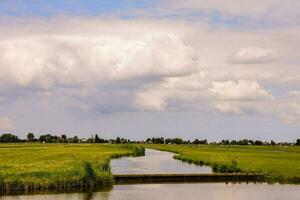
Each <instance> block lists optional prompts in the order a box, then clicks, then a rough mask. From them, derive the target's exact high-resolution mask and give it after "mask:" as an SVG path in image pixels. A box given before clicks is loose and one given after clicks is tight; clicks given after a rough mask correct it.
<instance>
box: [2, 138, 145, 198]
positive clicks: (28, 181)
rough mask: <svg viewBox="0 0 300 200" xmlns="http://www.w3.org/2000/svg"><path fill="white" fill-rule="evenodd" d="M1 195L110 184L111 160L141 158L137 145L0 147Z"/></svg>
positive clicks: (26, 145) (6, 145)
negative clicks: (130, 157) (124, 157)
mask: <svg viewBox="0 0 300 200" xmlns="http://www.w3.org/2000/svg"><path fill="white" fill-rule="evenodd" d="M0 155H1V156H0V192H1V193H20V192H21V193H33V192H36V191H44V190H49V191H50V190H51V191H70V190H72V189H73V188H77V189H83V188H89V189H91V188H93V187H109V186H111V185H112V184H113V176H112V173H111V169H110V165H109V162H110V159H112V158H117V157H121V156H140V155H144V148H143V147H141V146H137V145H134V146H133V145H107V144H103V145H101V144H36V143H33V144H30V143H22V144H0Z"/></svg>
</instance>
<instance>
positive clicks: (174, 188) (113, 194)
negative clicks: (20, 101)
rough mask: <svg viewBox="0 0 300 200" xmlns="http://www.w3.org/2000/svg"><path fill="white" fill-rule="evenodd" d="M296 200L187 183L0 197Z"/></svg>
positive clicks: (298, 191)
mask: <svg viewBox="0 0 300 200" xmlns="http://www.w3.org/2000/svg"><path fill="white" fill-rule="evenodd" d="M299 198H300V186H299V185H268V184H225V183H189V184H145V185H115V186H114V188H113V189H112V190H111V191H108V192H96V193H91V194H83V193H74V194H53V195H33V196H7V197H0V200H29V199H32V200H39V199H42V200H43V199H45V200H156V199H157V200H182V199H186V200H199V199H205V200H254V199H255V200H283V199H286V200H299Z"/></svg>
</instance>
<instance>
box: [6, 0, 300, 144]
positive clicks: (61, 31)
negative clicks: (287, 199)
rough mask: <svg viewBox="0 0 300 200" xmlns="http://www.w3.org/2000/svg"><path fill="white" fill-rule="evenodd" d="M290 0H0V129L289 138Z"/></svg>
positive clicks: (294, 107) (298, 75)
mask: <svg viewBox="0 0 300 200" xmlns="http://www.w3.org/2000/svg"><path fill="white" fill-rule="evenodd" d="M299 10H300V1H298V0H264V1H260V0H251V1H247V0H224V1H222V2H221V1H218V0H211V1H202V0H184V1H180V0H172V1H170V0H151V1H148V0H140V1H136V0H123V1H118V0H109V1H108V0H107V1H106V0H102V1H100V0H85V1H74V0H53V1H47V0H26V1H25V0H2V1H0V133H8V132H9V133H14V134H16V135H18V136H20V137H26V135H27V133H28V132H33V133H35V134H36V135H37V136H38V135H41V134H46V133H50V134H57V135H60V134H67V135H69V136H74V135H77V136H79V137H90V136H91V135H92V134H98V135H100V136H101V137H103V138H114V137H117V136H121V137H126V138H131V139H143V138H147V137H158V136H164V137H182V138H184V139H195V138H199V139H204V138H206V139H208V140H209V141H219V140H222V139H243V138H248V139H259V140H271V139H273V140H275V141H295V140H296V139H297V138H300V12H299Z"/></svg>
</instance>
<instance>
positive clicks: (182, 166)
mask: <svg viewBox="0 0 300 200" xmlns="http://www.w3.org/2000/svg"><path fill="white" fill-rule="evenodd" d="M173 155H174V154H173V153H170V152H165V151H158V150H153V149H146V151H145V156H142V157H123V158H120V159H114V160H112V161H111V162H110V164H111V167H112V173H113V174H155V173H162V174H167V173H172V174H173V173H177V174H182V173H212V169H211V167H208V166H197V165H194V164H189V163H186V162H182V161H180V160H175V159H173Z"/></svg>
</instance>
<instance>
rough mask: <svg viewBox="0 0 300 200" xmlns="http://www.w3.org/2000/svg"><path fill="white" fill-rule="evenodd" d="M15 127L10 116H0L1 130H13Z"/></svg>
mask: <svg viewBox="0 0 300 200" xmlns="http://www.w3.org/2000/svg"><path fill="white" fill-rule="evenodd" d="M13 129H14V126H13V123H12V120H11V119H10V118H9V117H1V118H0V130H2V131H11V130H13Z"/></svg>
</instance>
